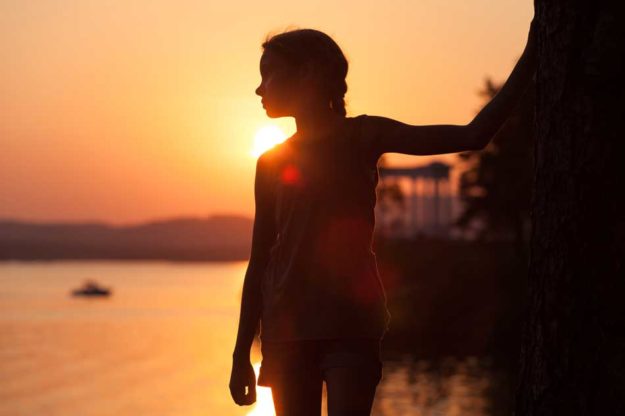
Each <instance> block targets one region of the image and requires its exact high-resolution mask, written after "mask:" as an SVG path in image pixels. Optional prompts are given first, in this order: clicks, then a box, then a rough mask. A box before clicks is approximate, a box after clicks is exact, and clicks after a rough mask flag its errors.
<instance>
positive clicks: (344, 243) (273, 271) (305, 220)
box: [229, 24, 536, 416]
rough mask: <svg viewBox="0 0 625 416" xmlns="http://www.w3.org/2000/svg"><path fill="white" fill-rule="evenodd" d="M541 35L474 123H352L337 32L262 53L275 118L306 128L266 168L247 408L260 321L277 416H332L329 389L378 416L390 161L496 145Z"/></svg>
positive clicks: (280, 40) (240, 346) (267, 100)
mask: <svg viewBox="0 0 625 416" xmlns="http://www.w3.org/2000/svg"><path fill="white" fill-rule="evenodd" d="M533 26H534V25H533V24H532V27H533ZM533 33H534V30H533V29H532V30H530V34H529V36H528V43H527V46H526V47H525V51H524V52H523V55H522V56H521V58H520V60H519V61H518V63H517V64H516V66H515V68H514V70H513V71H512V73H511V75H510V76H509V78H508V80H507V81H506V83H505V84H504V85H503V87H502V88H501V90H500V92H499V94H497V95H496V96H495V97H494V98H493V99H492V100H491V101H490V102H489V103H488V104H487V105H486V106H485V107H484V108H483V109H482V110H481V111H480V112H479V113H478V114H477V116H476V117H475V118H474V119H473V120H472V121H471V122H470V123H469V124H468V125H432V126H414V125H409V124H404V123H402V122H399V121H396V120H393V119H390V118H386V117H381V116H370V115H366V114H361V115H359V116H357V117H347V116H346V112H345V103H344V100H343V97H344V95H345V92H346V91H347V85H346V83H345V76H346V75H347V67H348V65H347V61H346V59H345V57H344V56H343V53H342V52H341V49H340V48H339V46H338V45H337V44H336V43H335V42H334V41H333V40H332V39H331V38H330V37H329V36H327V35H326V34H324V33H322V32H319V31H317V30H312V29H299V30H293V31H288V32H285V33H281V34H278V35H275V36H273V37H271V38H270V39H268V40H267V41H265V42H264V43H263V45H262V47H263V54H262V57H261V60H260V74H261V78H262V80H261V83H260V85H259V86H258V88H257V89H256V94H258V95H259V96H260V97H262V103H263V107H264V108H265V110H266V112H267V115H268V116H269V117H271V118H278V117H294V118H295V122H296V126H297V131H296V133H295V134H294V135H293V136H291V137H290V138H289V139H287V140H286V141H285V142H284V143H282V144H280V145H277V146H275V147H274V148H273V149H271V150H269V151H267V152H265V153H264V154H263V155H261V156H260V157H259V158H258V161H257V165H256V178H255V191H254V192H255V202H256V215H255V220H254V229H253V236H252V251H251V258H250V262H249V265H248V269H247V272H246V275H245V281H244V286H243V296H242V301H241V314H240V318H239V329H238V335H237V341H236V346H235V349H234V353H233V365H232V374H231V378H230V385H229V387H230V392H231V395H232V397H233V399H234V401H235V402H236V403H237V404H239V405H250V404H252V403H254V402H255V400H256V379H255V375H254V370H253V367H252V364H251V362H250V349H251V345H252V341H253V338H254V335H255V330H256V328H257V325H258V323H259V322H260V324H261V334H260V339H261V352H262V356H263V359H262V363H261V368H260V374H259V379H258V384H259V385H262V386H270V387H271V388H272V395H273V401H274V405H275V409H276V412H277V415H278V416H283V415H286V416H306V415H315V416H318V415H320V413H321V391H322V383H323V382H324V381H325V382H326V389H327V402H328V414H329V416H338V415H369V414H370V412H371V406H372V403H373V399H374V395H375V390H376V387H377V385H378V382H379V381H380V379H381V377H382V362H381V360H380V344H381V340H382V338H383V336H384V334H385V332H386V331H387V329H388V325H389V321H390V314H389V312H388V310H387V308H386V295H385V292H384V289H383V286H382V283H381V281H380V276H379V274H378V269H377V265H376V258H375V253H374V252H373V250H372V235H373V228H374V215H373V213H374V207H375V202H376V196H375V188H376V184H377V181H378V171H377V161H378V158H379V157H380V156H381V155H382V154H383V153H385V152H395V153H405V154H410V155H435V154H441V153H452V152H461V151H466V150H479V149H482V148H483V147H484V146H486V144H487V143H488V142H489V141H490V139H491V137H493V135H494V134H495V133H496V132H497V130H498V129H499V128H500V126H501V125H502V124H503V123H504V121H505V120H506V119H507V117H508V115H509V114H510V113H511V111H512V109H513V108H514V107H515V105H516V104H517V102H518V101H519V99H520V97H521V96H522V94H523V93H524V91H525V89H526V87H527V86H528V84H529V83H530V81H531V78H532V76H533V73H534V67H535V49H536V48H535V46H534V43H535V42H534V40H533V38H534V36H533Z"/></svg>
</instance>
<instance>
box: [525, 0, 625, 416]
mask: <svg viewBox="0 0 625 416" xmlns="http://www.w3.org/2000/svg"><path fill="white" fill-rule="evenodd" d="M536 18H537V29H538V32H537V35H538V51H539V56H538V72H537V77H536V153H535V154H536V157H535V160H536V170H535V180H534V191H533V199H532V208H531V212H532V230H533V232H532V237H531V242H530V264H529V268H530V271H529V279H528V286H529V293H530V297H529V301H530V305H529V316H528V319H527V331H526V335H525V337H524V342H523V347H522V353H521V373H520V385H519V390H518V395H517V405H516V413H515V414H516V415H517V416H539V415H540V416H551V415H554V416H555V415H567V416H582V415H584V416H590V415H593V416H594V415H601V416H612V415H614V416H616V415H624V414H625V168H624V163H623V158H624V157H625V121H624V120H625V111H624V108H625V107H624V102H625V44H624V43H625V24H624V22H625V8H623V5H622V2H619V1H614V0H613V1H610V0H606V1H597V0H578V1H570V0H549V1H547V0H537V1H536Z"/></svg>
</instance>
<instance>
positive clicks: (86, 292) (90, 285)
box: [72, 280, 112, 296]
mask: <svg viewBox="0 0 625 416" xmlns="http://www.w3.org/2000/svg"><path fill="white" fill-rule="evenodd" d="M111 292H112V290H111V289H110V288H108V287H102V286H100V285H99V284H98V283H97V282H96V281H95V280H85V283H84V284H83V286H82V287H79V288H78V289H74V290H72V295H73V296H109V295H110V294H111Z"/></svg>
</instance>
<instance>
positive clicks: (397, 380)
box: [0, 261, 492, 416]
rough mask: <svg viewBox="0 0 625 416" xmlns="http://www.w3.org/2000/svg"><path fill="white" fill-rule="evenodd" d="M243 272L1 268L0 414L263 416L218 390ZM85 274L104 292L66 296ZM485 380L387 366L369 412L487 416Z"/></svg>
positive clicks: (225, 377) (425, 367) (217, 267)
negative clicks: (109, 292)
mask: <svg viewBox="0 0 625 416" xmlns="http://www.w3.org/2000/svg"><path fill="white" fill-rule="evenodd" d="M246 266H247V264H246V263H245V262H233V263H169V262H118V261H110V262H106V261H103V262H99V261H98V262H95V261H85V262H32V263H22V262H8V263H0V416H20V415H28V416H32V415H49V416H56V415H59V416H60V415H63V416H66V415H84V416H96V415H107V416H108V415H117V416H125V415H128V416H130V415H132V416H142V415H150V416H154V415H176V416H193V415H233V416H236V415H247V416H265V415H273V414H274V412H273V406H272V402H271V391H270V389H268V388H264V387H259V388H258V401H257V403H256V404H255V405H253V406H249V407H239V406H237V405H236V404H235V403H234V402H233V401H232V399H231V398H230V393H229V390H228V381H229V376H230V368H231V367H230V365H231V354H232V349H233V346H234V340H235V337H236V330H237V322H238V314H239V302H240V292H241V287H242V283H243V276H244V273H245V268H246ZM87 278H93V279H95V280H97V281H98V282H99V283H101V284H102V285H104V286H111V287H112V288H113V296H111V297H110V298H91V299H88V298H76V297H72V296H69V292H70V290H71V289H74V288H76V287H78V286H80V285H81V284H82V282H83V281H84V279H87ZM260 359H261V356H260V352H259V348H258V345H256V344H255V346H254V349H253V351H252V362H253V363H254V366H255V368H256V370H257V372H258V366H259V363H260ZM491 384H492V374H491V373H490V372H489V370H488V369H487V368H486V367H485V366H484V364H483V363H482V362H480V361H478V360H476V359H468V360H463V361H454V360H448V361H445V362H443V363H442V365H437V366H436V367H433V366H432V365H431V363H428V362H426V361H419V362H414V361H413V360H408V359H407V360H404V361H395V362H386V363H385V365H384V372H383V379H382V381H381V383H380V385H379V387H378V392H377V395H376V399H375V402H374V410H373V413H372V414H374V415H379V416H395V415H418V416H430V415H432V416H433V415H445V416H453V415H468V416H482V415H487V414H490V412H489V403H488V400H487V393H488V390H489V388H490V387H491ZM324 409H325V391H324ZM324 414H325V410H324Z"/></svg>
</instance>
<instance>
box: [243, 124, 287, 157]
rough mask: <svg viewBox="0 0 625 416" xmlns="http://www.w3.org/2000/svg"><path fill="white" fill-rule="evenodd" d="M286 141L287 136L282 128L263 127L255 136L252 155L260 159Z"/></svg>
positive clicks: (274, 126)
mask: <svg viewBox="0 0 625 416" xmlns="http://www.w3.org/2000/svg"><path fill="white" fill-rule="evenodd" d="M285 140H286V134H285V133H284V131H282V129H281V128H280V127H278V126H276V125H273V124H270V125H267V126H264V127H261V128H260V129H258V131H257V132H256V135H255V136H254V144H253V146H252V150H251V152H250V154H251V155H252V156H254V157H258V156H260V155H262V154H263V153H265V152H266V151H267V150H269V149H271V148H272V147H274V146H275V145H277V144H278V143H282V142H283V141H285Z"/></svg>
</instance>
